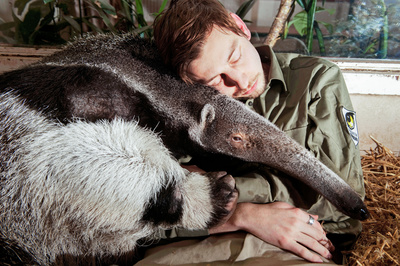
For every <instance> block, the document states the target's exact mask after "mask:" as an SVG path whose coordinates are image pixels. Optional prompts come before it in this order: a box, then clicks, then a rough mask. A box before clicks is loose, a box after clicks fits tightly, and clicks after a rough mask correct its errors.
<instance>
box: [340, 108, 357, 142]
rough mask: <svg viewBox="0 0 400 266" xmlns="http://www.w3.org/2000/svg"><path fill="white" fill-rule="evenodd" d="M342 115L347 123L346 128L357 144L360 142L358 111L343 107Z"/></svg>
mask: <svg viewBox="0 0 400 266" xmlns="http://www.w3.org/2000/svg"><path fill="white" fill-rule="evenodd" d="M342 115H343V118H344V121H345V123H346V128H347V130H348V131H349V134H350V136H351V139H352V140H353V142H354V145H356V146H357V145H358V142H359V136H358V128H357V121H356V113H355V112H353V111H350V110H347V109H346V108H344V107H342Z"/></svg>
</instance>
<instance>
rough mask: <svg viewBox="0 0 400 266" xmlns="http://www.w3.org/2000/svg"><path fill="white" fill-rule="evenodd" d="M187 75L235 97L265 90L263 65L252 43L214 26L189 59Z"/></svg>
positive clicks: (243, 97) (259, 93) (244, 97)
mask: <svg viewBox="0 0 400 266" xmlns="http://www.w3.org/2000/svg"><path fill="white" fill-rule="evenodd" d="M188 76H189V77H190V78H191V79H193V80H194V81H196V82H199V83H202V84H206V85H209V86H212V87H215V88H216V89H217V90H218V91H219V92H221V93H223V94H225V95H228V96H230V97H233V98H237V99H249V98H256V97H258V96H260V95H261V94H262V93H263V92H264V90H265V76H264V71H263V65H262V63H261V59H260V56H259V54H258V53H257V50H256V49H255V48H254V46H253V45H252V44H251V43H250V41H249V40H248V39H246V38H245V37H243V36H239V35H237V34H235V33H233V32H231V31H226V32H225V31H222V30H221V29H220V28H217V27H214V29H213V30H212V31H211V33H210V34H209V36H208V37H207V38H206V40H205V43H204V45H203V48H202V51H201V53H200V56H199V57H198V58H196V59H195V60H193V61H192V62H191V63H190V65H189V67H188Z"/></svg>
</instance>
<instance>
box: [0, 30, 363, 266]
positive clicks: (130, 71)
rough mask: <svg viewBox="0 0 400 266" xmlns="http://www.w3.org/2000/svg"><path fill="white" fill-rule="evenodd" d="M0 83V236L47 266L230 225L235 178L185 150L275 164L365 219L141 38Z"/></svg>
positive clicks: (95, 41)
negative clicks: (186, 163)
mask: <svg viewBox="0 0 400 266" xmlns="http://www.w3.org/2000/svg"><path fill="white" fill-rule="evenodd" d="M0 81H1V84H2V87H1V88H0V90H1V100H0V132H1V142H0V144H1V171H2V172H1V180H0V182H1V187H2V189H1V194H0V202H1V204H2V206H4V207H3V208H2V210H1V213H0V220H1V223H2V228H1V234H2V235H3V236H4V237H5V238H7V239H10V240H11V241H14V242H16V243H17V244H18V245H19V246H21V247H22V248H23V249H25V250H26V251H28V252H30V253H31V254H32V255H33V256H35V258H36V260H37V261H39V262H40V263H43V264H47V263H51V262H54V260H55V258H56V256H57V255H60V254H72V255H86V254H91V255H100V256H104V255H107V254H119V253H121V252H124V251H129V250H132V249H134V247H135V246H136V242H137V240H138V239H140V238H142V237H148V236H151V235H153V234H154V233H155V232H157V230H158V229H159V228H172V227H184V228H188V229H199V228H206V227H209V226H212V225H215V224H217V223H218V222H220V221H221V220H223V219H224V218H225V217H226V215H227V214H228V213H229V211H231V209H230V208H228V209H226V208H227V206H228V204H229V203H231V202H232V201H233V200H234V199H235V197H236V196H235V193H236V192H235V191H234V190H233V188H232V187H231V185H230V182H231V181H230V179H229V178H228V177H223V178H219V179H218V178H215V176H220V175H221V174H216V175H215V174H214V175H209V176H203V175H199V174H195V173H189V172H188V171H186V170H183V169H182V168H181V167H180V166H179V164H178V163H177V161H176V159H175V158H174V157H179V156H181V155H186V154H191V155H201V154H204V153H208V154H209V155H210V156H215V155H217V156H219V155H220V156H222V157H226V156H228V157H233V158H237V159H240V160H244V161H250V162H258V163H262V164H266V165H269V166H271V167H274V168H277V169H279V170H281V171H283V172H286V173H288V174H290V175H292V176H293V177H295V178H298V179H299V180H301V181H303V182H305V183H306V184H308V185H310V186H311V187H312V188H314V189H315V190H317V191H318V192H320V193H321V194H322V195H323V196H325V197H327V199H328V200H330V201H331V202H332V203H333V204H334V205H335V206H337V207H338V209H339V210H341V211H342V212H344V213H345V214H347V215H350V216H352V217H354V218H358V219H364V218H366V216H367V211H366V208H365V206H364V204H363V202H362V200H361V199H360V198H359V196H358V195H357V194H356V193H355V192H354V191H353V190H352V189H351V188H350V187H349V186H348V185H347V184H346V183H345V182H344V181H343V180H342V179H341V178H339V177H338V176H337V175H336V174H335V173H333V172H332V171H331V170H329V169H328V168H327V167H325V166H324V165H323V164H321V163H320V162H319V161H318V160H316V159H315V158H314V156H312V155H311V154H310V153H309V152H308V151H307V150H306V149H304V148H303V147H301V146H300V145H298V144H297V143H296V142H295V141H293V140H291V139H290V138H288V137H287V136H286V135H285V134H284V133H283V132H282V131H280V130H279V129H278V128H277V127H275V126H274V125H273V124H272V123H270V122H269V121H267V120H265V119H264V118H262V117H261V116H259V115H257V114H256V113H254V112H252V111H250V110H248V109H247V108H246V107H245V106H244V105H243V104H242V103H240V102H238V101H236V100H233V99H231V98H229V97H226V96H224V95H221V94H220V93H218V92H217V91H216V90H214V89H212V88H209V87H205V86H201V85H193V86H191V87H189V86H188V85H186V84H184V83H183V82H181V81H180V80H179V79H177V78H176V77H175V76H174V75H173V74H171V73H170V72H169V71H168V69H165V68H164V67H163V65H162V63H161V62H160V61H159V59H158V55H157V52H156V50H155V49H154V47H153V46H151V45H150V44H148V43H147V42H145V41H143V40H139V39H138V38H136V37H132V36H131V35H125V36H107V35H104V36H98V37H91V38H88V39H86V40H80V41H78V42H76V43H74V44H72V45H70V46H68V47H66V48H65V49H64V50H63V51H62V52H60V53H57V54H55V55H53V56H50V57H48V58H45V59H44V60H43V61H42V62H40V63H38V64H34V65H32V66H29V67H27V68H26V69H23V70H20V71H15V72H11V73H7V74H5V75H2V76H0ZM39 91H40V93H39ZM155 132H157V133H155ZM172 155H173V156H172ZM169 200H171V201H173V202H175V203H174V204H172V203H171V204H169ZM162 204H166V206H167V208H166V209H165V210H164V208H160V209H156V207H157V206H163V205H162ZM161 211H165V212H166V214H165V215H163V216H165V217H162V219H160V217H157V212H161Z"/></svg>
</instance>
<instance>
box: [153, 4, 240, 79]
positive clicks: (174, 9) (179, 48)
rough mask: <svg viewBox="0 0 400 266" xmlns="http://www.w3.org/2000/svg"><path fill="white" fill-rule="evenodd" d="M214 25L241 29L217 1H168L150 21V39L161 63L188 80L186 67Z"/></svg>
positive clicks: (194, 57)
mask: <svg viewBox="0 0 400 266" xmlns="http://www.w3.org/2000/svg"><path fill="white" fill-rule="evenodd" d="M214 26H218V27H220V28H221V29H225V30H228V31H232V32H234V33H236V34H238V35H243V32H242V31H241V30H240V28H239V27H238V26H237V25H236V23H235V21H234V20H233V19H232V17H231V16H230V15H229V12H228V10H226V9H225V8H224V6H223V5H222V4H221V3H219V2H218V1H217V0H171V2H170V5H169V7H168V9H166V10H164V11H163V12H162V13H161V14H160V15H159V16H158V17H157V18H156V20H155V22H154V39H155V43H156V45H157V48H158V50H159V51H160V53H161V57H162V59H163V60H164V62H165V63H166V64H167V65H169V66H170V67H172V68H173V70H174V71H176V72H177V74H178V75H179V76H180V77H181V78H182V79H183V80H184V81H185V82H188V83H191V82H192V81H191V80H190V78H189V77H188V75H187V67H188V66H189V64H190V63H191V62H192V61H193V60H195V59H196V58H197V57H198V56H199V54H200V51H201V48H202V46H203V43H204V40H205V38H206V37H207V36H208V34H209V33H210V32H211V30H212V29H213V27H214Z"/></svg>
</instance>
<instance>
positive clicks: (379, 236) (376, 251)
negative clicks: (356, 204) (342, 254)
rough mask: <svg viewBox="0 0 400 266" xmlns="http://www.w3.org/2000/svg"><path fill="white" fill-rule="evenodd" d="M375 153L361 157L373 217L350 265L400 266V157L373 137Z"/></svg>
mask: <svg viewBox="0 0 400 266" xmlns="http://www.w3.org/2000/svg"><path fill="white" fill-rule="evenodd" d="M371 139H372V140H373V141H374V142H375V143H376V148H375V149H372V148H371V149H370V150H369V151H366V154H365V155H363V156H362V157H361V163H362V167H363V172H364V180H365V190H366V197H365V204H366V205H367V207H368V209H369V211H370V213H371V217H370V218H369V219H368V220H366V221H364V222H363V231H362V233H361V235H360V237H359V239H358V240H357V242H356V243H355V246H354V247H353V249H352V250H351V251H349V252H347V254H346V256H347V261H348V265H350V266H353V265H400V157H399V156H395V155H394V153H393V152H392V151H391V150H389V149H388V148H386V147H385V146H383V145H382V144H381V143H379V142H378V141H377V140H376V139H374V138H373V137H371Z"/></svg>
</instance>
